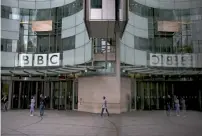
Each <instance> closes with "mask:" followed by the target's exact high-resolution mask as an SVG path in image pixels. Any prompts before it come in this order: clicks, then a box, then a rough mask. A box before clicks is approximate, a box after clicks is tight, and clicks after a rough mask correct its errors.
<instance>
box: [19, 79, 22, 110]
mask: <svg viewBox="0 0 202 136" xmlns="http://www.w3.org/2000/svg"><path fill="white" fill-rule="evenodd" d="M21 93H22V82H20V87H19V94H18V109H20V107H21Z"/></svg>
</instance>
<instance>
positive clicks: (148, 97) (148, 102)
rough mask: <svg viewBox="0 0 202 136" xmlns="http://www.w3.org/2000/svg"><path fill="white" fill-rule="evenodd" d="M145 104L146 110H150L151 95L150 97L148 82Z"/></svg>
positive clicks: (148, 83)
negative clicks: (146, 105)
mask: <svg viewBox="0 0 202 136" xmlns="http://www.w3.org/2000/svg"><path fill="white" fill-rule="evenodd" d="M146 89H147V91H146V92H147V96H146V97H147V104H148V108H149V110H150V109H151V98H150V97H151V95H150V82H147V88H146Z"/></svg>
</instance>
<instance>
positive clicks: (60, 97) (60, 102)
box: [59, 81, 63, 109]
mask: <svg viewBox="0 0 202 136" xmlns="http://www.w3.org/2000/svg"><path fill="white" fill-rule="evenodd" d="M59 86H60V87H59V109H61V105H62V89H63V88H62V82H61V81H60V85H59Z"/></svg>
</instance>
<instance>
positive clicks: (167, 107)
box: [166, 95, 172, 116]
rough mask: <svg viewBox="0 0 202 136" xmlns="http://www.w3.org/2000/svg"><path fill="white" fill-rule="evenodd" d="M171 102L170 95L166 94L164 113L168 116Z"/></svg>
mask: <svg viewBox="0 0 202 136" xmlns="http://www.w3.org/2000/svg"><path fill="white" fill-rule="evenodd" d="M171 104H172V100H171V97H170V95H168V96H167V98H166V111H167V112H166V113H167V116H170V111H171Z"/></svg>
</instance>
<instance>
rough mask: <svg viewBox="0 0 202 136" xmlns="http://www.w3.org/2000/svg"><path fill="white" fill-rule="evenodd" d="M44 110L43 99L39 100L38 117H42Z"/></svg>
mask: <svg viewBox="0 0 202 136" xmlns="http://www.w3.org/2000/svg"><path fill="white" fill-rule="evenodd" d="M44 109H45V100H44V99H41V100H40V107H39V110H40V116H43V115H44Z"/></svg>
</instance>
